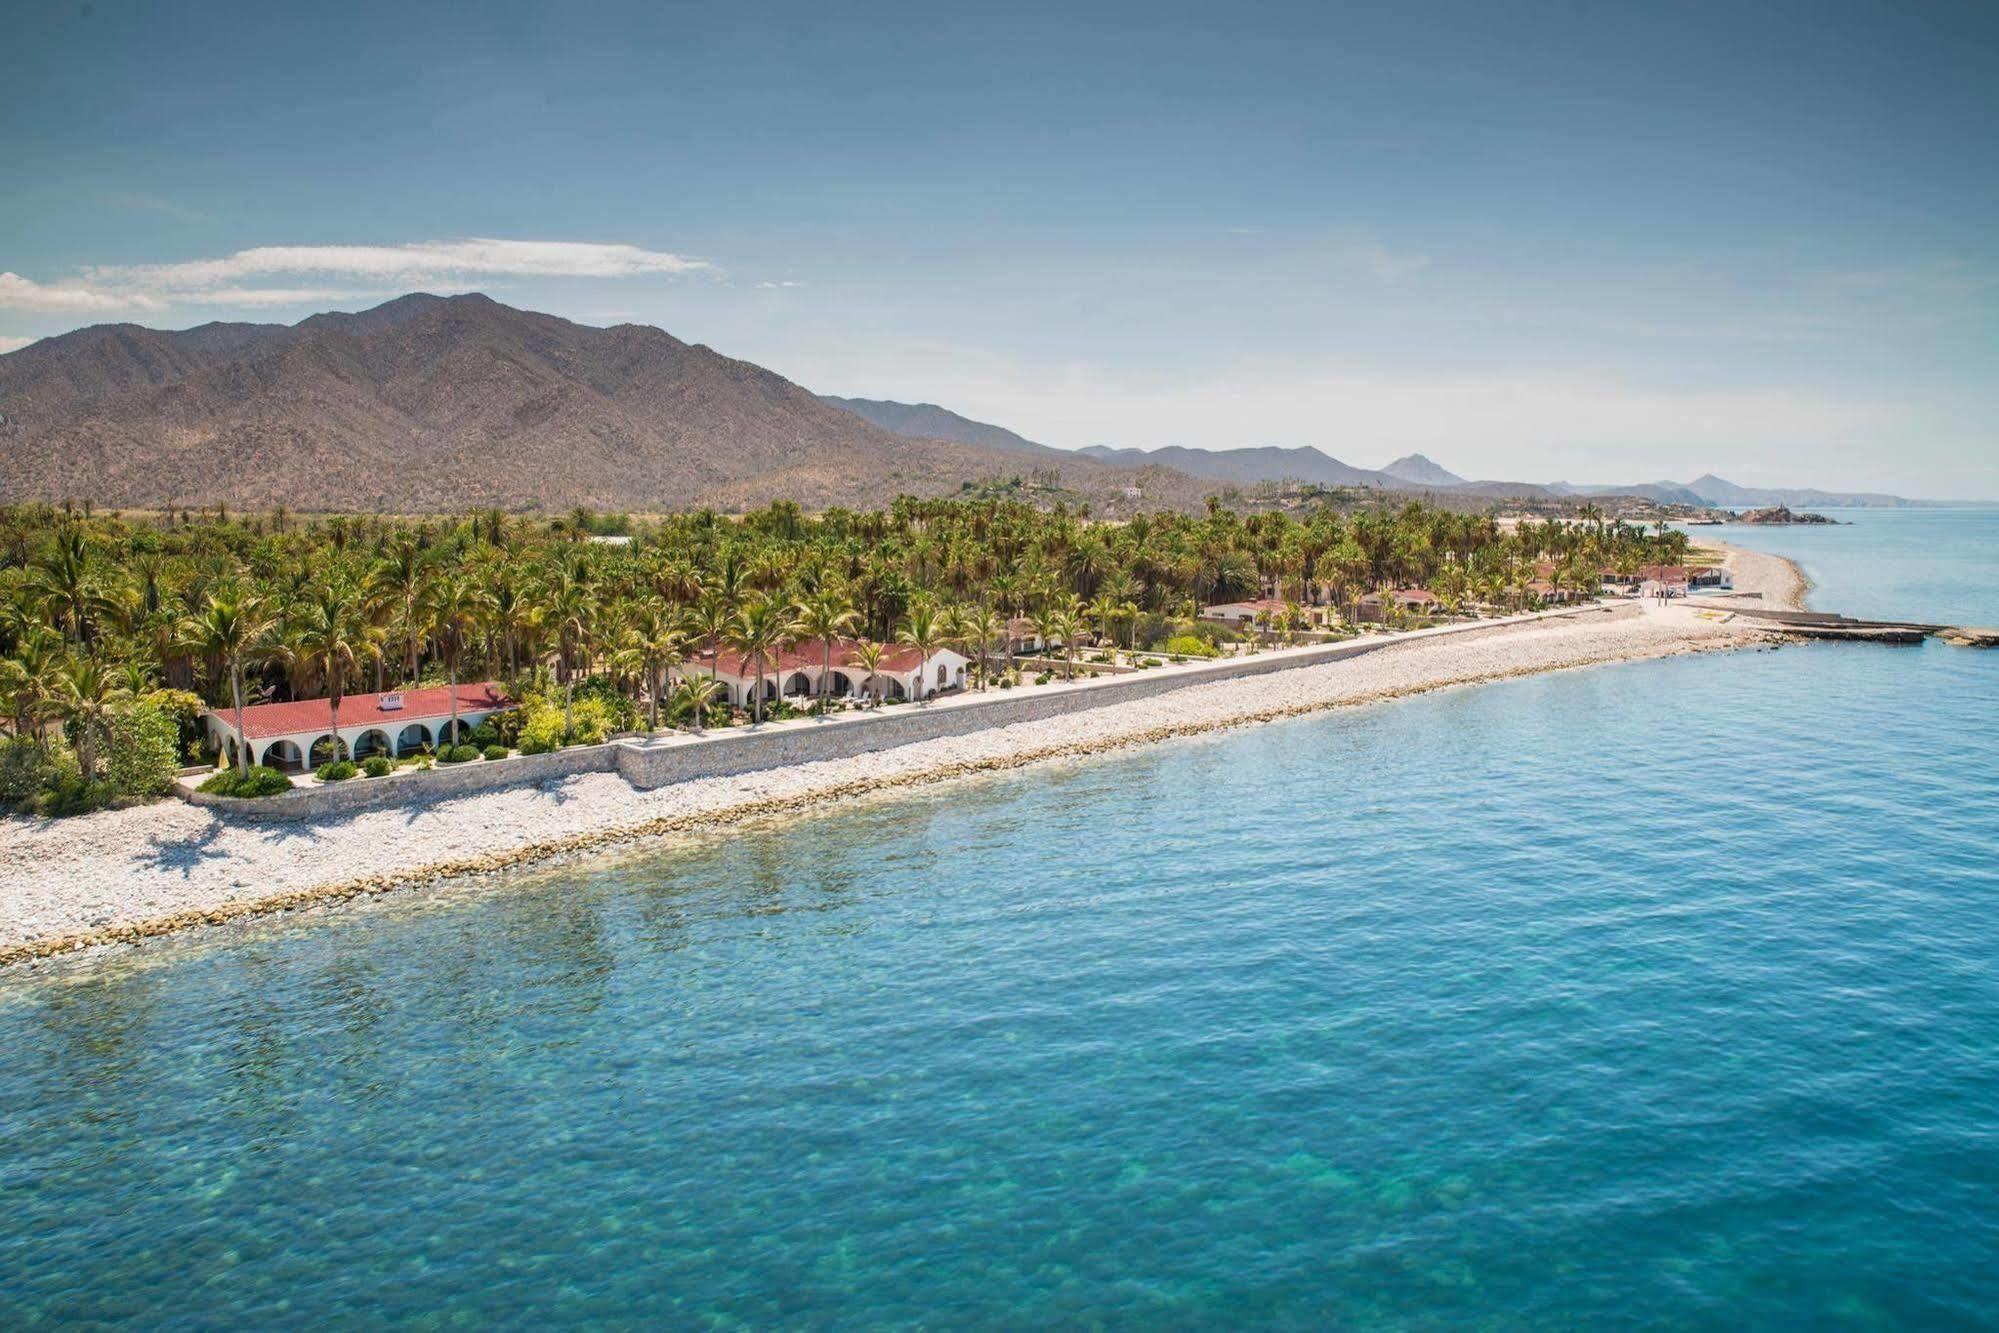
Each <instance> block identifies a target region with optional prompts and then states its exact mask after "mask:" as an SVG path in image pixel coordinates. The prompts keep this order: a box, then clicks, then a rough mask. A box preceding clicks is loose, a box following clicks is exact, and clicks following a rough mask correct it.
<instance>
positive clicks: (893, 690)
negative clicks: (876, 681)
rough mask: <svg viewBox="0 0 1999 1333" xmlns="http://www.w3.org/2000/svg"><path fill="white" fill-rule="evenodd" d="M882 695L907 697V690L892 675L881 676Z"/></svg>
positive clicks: (888, 697) (885, 696)
mask: <svg viewBox="0 0 1999 1333" xmlns="http://www.w3.org/2000/svg"><path fill="white" fill-rule="evenodd" d="M882 697H883V698H884V699H907V698H908V697H909V691H908V690H905V689H904V688H903V687H902V682H901V681H899V680H897V679H896V678H895V677H894V676H883V677H882Z"/></svg>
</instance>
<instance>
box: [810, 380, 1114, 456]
mask: <svg viewBox="0 0 1999 1333" xmlns="http://www.w3.org/2000/svg"><path fill="white" fill-rule="evenodd" d="M819 401H820V402H822V403H830V404H831V405H832V406H834V407H839V408H844V409H846V410H847V411H849V412H852V413H853V414H854V415H855V416H858V417H864V418H866V419H867V420H869V421H872V422H874V423H875V425H877V426H880V427H881V428H882V429H883V430H892V431H894V432H895V433H896V434H897V435H911V436H916V437H918V438H920V439H930V440H951V441H954V442H956V443H958V444H970V445H976V446H978V447H979V448H981V449H1011V450H1013V451H1014V452H1016V453H1026V454H1040V455H1043V456H1045V457H1051V458H1058V459H1060V458H1073V457H1075V455H1074V454H1072V453H1070V452H1068V451H1067V450H1064V449H1055V448H1051V447H1050V446H1048V445H1045V444H1036V443H1035V442H1034V441H1033V440H1030V439H1027V438H1026V437H1024V436H1021V435H1016V434H1014V433H1013V432H1012V431H1010V430H1008V429H1007V428H1006V427H1005V426H995V425H993V424H991V423H990V422H985V421H974V420H972V419H971V418H970V417H961V416H959V415H958V414H957V413H956V412H952V411H949V410H947V409H945V408H942V407H939V406H937V404H935V403H898V402H892V401H890V400H889V399H885V398H837V397H835V396H834V395H832V394H829V393H822V394H820V395H819Z"/></svg>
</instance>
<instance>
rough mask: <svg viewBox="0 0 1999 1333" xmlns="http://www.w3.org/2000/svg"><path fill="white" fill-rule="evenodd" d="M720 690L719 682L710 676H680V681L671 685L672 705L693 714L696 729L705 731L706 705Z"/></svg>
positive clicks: (706, 720) (713, 699)
mask: <svg viewBox="0 0 1999 1333" xmlns="http://www.w3.org/2000/svg"><path fill="white" fill-rule="evenodd" d="M721 692H722V686H721V683H720V682H719V681H717V680H716V679H715V678H714V677H712V676H682V677H681V678H680V683H679V684H677V685H675V686H674V687H673V706H674V707H675V708H676V709H678V710H680V711H681V712H683V713H689V714H692V715H693V717H694V729H695V730H696V731H705V730H707V728H708V706H709V705H710V704H712V703H714V702H715V696H716V695H718V694H720V693H721Z"/></svg>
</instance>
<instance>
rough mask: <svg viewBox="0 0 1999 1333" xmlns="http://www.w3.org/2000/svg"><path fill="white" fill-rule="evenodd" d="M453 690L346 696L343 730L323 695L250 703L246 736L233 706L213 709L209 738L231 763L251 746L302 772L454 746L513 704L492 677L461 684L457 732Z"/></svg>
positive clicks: (258, 756)
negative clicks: (453, 726)
mask: <svg viewBox="0 0 1999 1333" xmlns="http://www.w3.org/2000/svg"><path fill="white" fill-rule="evenodd" d="M451 693H452V692H451V690H450V689H449V688H447V687H446V686H443V685H436V686H430V687H427V688H424V689H418V690H395V691H390V692H388V693H385V694H350V695H347V696H346V697H345V698H343V699H341V701H340V729H339V731H338V732H335V730H334V729H333V716H332V708H331V706H330V705H329V704H328V703H327V701H326V700H324V699H298V700H294V701H293V702H291V703H283V704H251V705H250V706H249V707H247V708H245V709H244V710H243V734H242V735H238V734H237V731H236V712H235V710H234V709H232V708H222V709H218V710H216V711H215V712H212V713H209V714H208V715H207V717H206V718H204V719H203V722H204V725H205V726H206V729H207V731H208V739H209V741H210V743H212V744H213V745H214V746H215V748H216V749H217V750H218V751H220V752H221V754H222V756H223V758H224V759H226V760H228V762H229V763H230V764H231V765H232V766H233V765H235V764H236V762H237V757H238V755H239V754H240V753H241V751H242V749H243V747H244V746H245V745H247V746H248V748H249V751H250V762H251V763H253V764H268V765H269V766H270V767H272V768H276V769H281V770H283V771H284V772H287V773H298V772H302V771H304V770H305V769H307V768H312V767H316V766H318V765H320V764H324V763H329V762H331V761H332V760H333V759H335V758H348V759H366V758H367V757H368V756H370V755H376V754H383V755H390V756H392V757H400V756H402V755H407V754H414V753H415V752H416V751H418V750H421V749H424V748H425V747H430V748H432V749H435V748H436V747H437V746H439V745H441V744H445V743H446V742H451V743H456V742H457V741H458V740H459V739H460V738H462V737H463V736H464V735H465V734H467V733H469V732H470V731H471V730H472V728H474V727H476V726H478V725H479V724H480V723H481V722H484V721H485V720H486V719H487V718H489V717H491V716H492V715H493V714H495V713H498V712H502V711H504V710H506V709H508V708H511V707H512V706H513V705H512V704H511V703H510V702H509V701H508V699H507V697H506V696H505V695H503V694H501V693H500V687H499V686H498V685H497V684H495V683H494V682H492V681H484V682H482V683H479V684H476V685H460V686H459V687H458V730H457V731H456V732H452V731H451V702H452V700H451ZM446 733H450V734H449V735H447V734H446ZM336 736H337V737H338V746H337V747H336V745H335V737H336Z"/></svg>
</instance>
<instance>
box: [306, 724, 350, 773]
mask: <svg viewBox="0 0 1999 1333" xmlns="http://www.w3.org/2000/svg"><path fill="white" fill-rule="evenodd" d="M346 757H347V744H346V742H344V741H342V740H341V739H340V738H339V737H338V736H335V735H334V734H333V733H332V732H328V733H327V734H326V735H324V736H321V737H320V738H319V739H318V740H316V741H314V742H313V743H312V756H311V759H312V767H314V768H318V767H319V766H320V765H321V764H330V763H332V762H334V761H335V760H337V759H344V758H346Z"/></svg>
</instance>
